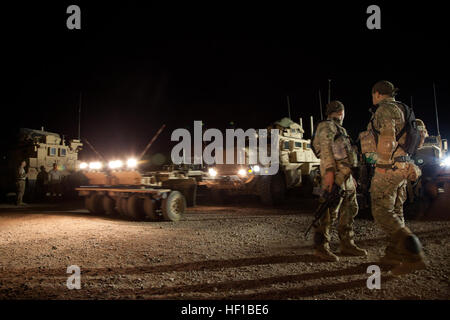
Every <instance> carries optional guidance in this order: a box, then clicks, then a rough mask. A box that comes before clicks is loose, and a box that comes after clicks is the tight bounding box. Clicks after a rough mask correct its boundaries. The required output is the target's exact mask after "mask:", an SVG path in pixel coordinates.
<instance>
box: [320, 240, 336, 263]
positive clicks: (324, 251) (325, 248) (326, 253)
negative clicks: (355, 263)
mask: <svg viewBox="0 0 450 320" xmlns="http://www.w3.org/2000/svg"><path fill="white" fill-rule="evenodd" d="M314 255H315V256H316V257H318V258H320V259H322V260H325V261H330V262H338V261H339V257H338V256H337V255H335V254H334V253H333V252H331V250H330V244H328V243H325V244H323V245H320V246H316V247H315V248H314Z"/></svg>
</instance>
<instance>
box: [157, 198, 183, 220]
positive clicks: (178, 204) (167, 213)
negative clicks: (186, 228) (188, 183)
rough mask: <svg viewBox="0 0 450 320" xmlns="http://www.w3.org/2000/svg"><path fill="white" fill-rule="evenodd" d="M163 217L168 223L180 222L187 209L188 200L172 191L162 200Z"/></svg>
mask: <svg viewBox="0 0 450 320" xmlns="http://www.w3.org/2000/svg"><path fill="white" fill-rule="evenodd" d="M161 209H162V215H163V217H164V220H166V221H179V220H180V219H181V216H182V215H183V213H184V210H185V209H186V198H185V197H184V196H183V195H182V194H181V192H179V191H172V192H171V193H169V196H168V197H167V198H165V199H163V200H162V203H161Z"/></svg>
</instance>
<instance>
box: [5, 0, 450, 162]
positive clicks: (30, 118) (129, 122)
mask: <svg viewBox="0 0 450 320" xmlns="http://www.w3.org/2000/svg"><path fill="white" fill-rule="evenodd" d="M70 4H78V5H79V6H80V7H81V12H82V13H81V23H82V28H81V30H67V28H66V19H67V17H68V14H66V13H65V12H66V8H67V6H68V5H70ZM369 4H371V3H368V4H356V5H355V4H352V5H350V4H346V5H338V4H333V5H330V4H325V3H323V2H322V3H318V4H317V5H315V6H314V7H308V8H307V7H302V8H301V9H300V10H299V9H297V8H296V7H294V6H288V5H282V4H280V5H278V6H277V7H274V6H263V5H260V6H259V7H252V8H243V7H242V5H240V6H237V5H230V4H225V3H217V4H216V5H215V6H211V5H196V6H191V5H183V7H181V6H180V5H179V4H177V5H173V6H172V7H171V8H167V7H164V8H163V7H162V6H157V5H154V4H151V5H148V6H146V7H144V6H142V5H138V4H137V3H135V2H127V4H120V5H118V4H109V5H108V6H106V5H100V4H97V5H94V4H92V3H89V4H88V3H87V2H84V1H77V2H74V3H68V2H65V1H63V3H58V4H56V5H55V4H53V5H52V4H32V5H31V4H27V5H22V6H20V7H19V6H15V7H11V8H8V9H4V12H5V13H7V15H6V17H5V19H4V20H2V25H3V24H4V26H2V30H3V32H2V33H3V42H4V46H3V47H4V48H6V58H4V59H3V68H2V69H3V77H4V83H6V87H4V94H3V98H4V99H3V108H4V110H8V112H7V113H8V116H4V117H3V122H4V123H3V125H2V136H3V137H8V135H9V134H10V133H11V132H12V131H14V130H15V129H18V128H20V127H27V128H32V129H40V128H41V126H44V128H45V130H48V131H52V132H57V133H60V134H64V135H65V136H66V137H73V138H76V136H77V130H78V118H77V117H78V103H79V95H80V92H82V118H81V135H82V137H86V138H87V139H88V140H89V141H90V142H91V143H92V144H93V145H94V146H95V147H96V148H97V149H98V150H99V151H100V152H102V153H104V154H105V155H106V156H107V157H117V156H120V155H121V154H126V155H128V154H131V153H136V154H137V153H140V152H141V151H142V150H143V149H144V147H145V145H146V144H147V143H148V141H149V140H150V139H151V137H152V136H153V135H154V134H155V133H156V131H157V130H158V129H159V128H160V127H161V125H162V124H166V125H167V127H166V129H165V130H164V132H163V133H162V134H161V136H160V137H159V138H158V140H157V141H156V142H155V145H154V146H153V147H152V148H151V150H150V151H149V153H150V154H154V153H157V152H160V153H167V151H170V145H171V144H172V143H171V142H170V134H171V132H172V131H173V130H174V129H176V128H180V127H190V126H192V125H193V122H194V120H202V121H204V122H205V124H206V126H207V127H217V128H225V127H226V126H227V125H228V123H229V122H230V121H234V122H235V124H236V126H237V127H239V128H243V129H246V128H250V127H253V128H262V127H266V126H267V125H268V124H270V123H272V122H274V121H276V120H279V119H281V118H282V117H285V116H287V115H288V111H287V101H286V96H289V97H290V102H291V116H292V118H293V120H294V121H298V118H299V117H300V116H301V117H303V122H304V124H305V131H306V132H307V133H309V116H310V115H313V116H314V119H315V121H317V120H318V119H319V99H318V91H319V90H321V94H322V102H323V105H324V106H325V104H326V100H327V87H328V79H332V89H331V98H332V99H337V100H340V101H342V102H343V103H344V105H345V106H346V118H345V121H344V126H345V127H347V129H348V130H349V132H350V133H351V135H352V136H353V137H354V138H356V136H357V134H358V132H360V131H362V130H364V129H365V127H366V125H367V123H368V121H369V117H370V113H369V111H368V109H369V107H370V106H371V96H370V90H371V87H372V85H373V84H374V83H375V82H376V81H378V80H382V79H386V80H389V81H391V82H393V83H394V84H395V85H396V86H397V87H398V88H400V92H399V95H398V99H399V100H401V101H404V102H406V103H407V104H410V99H411V96H412V97H413V106H414V110H415V113H416V116H417V118H420V119H422V120H424V122H425V124H426V126H427V129H428V131H429V132H430V134H436V121H435V112H434V100H433V87H432V85H433V82H435V83H436V90H437V100H438V108H439V117H440V131H441V135H442V136H443V137H444V138H448V136H449V135H450V125H449V119H450V116H449V113H450V112H449V109H450V96H449V94H448V88H449V87H450V86H449V81H448V79H447V78H446V77H447V70H448V61H447V59H448V56H449V50H448V42H449V40H448V38H447V36H446V34H445V32H444V30H445V29H444V10H443V9H442V8H439V7H433V6H428V7H427V8H422V7H421V6H419V5H408V6H404V7H403V8H398V7H395V6H393V5H386V4H379V5H380V7H381V10H382V29H381V30H368V29H367V28H366V24H365V21H366V19H367V17H368V14H366V13H365V11H366V8H367V6H368V5H369ZM441 18H442V19H441ZM9 111H10V112H9ZM307 136H308V134H307ZM4 139H5V138H4ZM4 139H2V140H3V142H5V141H4ZM91 155H92V152H90V149H89V147H88V146H86V145H85V147H84V151H83V152H82V153H81V155H80V158H81V159H83V157H90V156H91Z"/></svg>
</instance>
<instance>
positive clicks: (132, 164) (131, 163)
mask: <svg viewBox="0 0 450 320" xmlns="http://www.w3.org/2000/svg"><path fill="white" fill-rule="evenodd" d="M127 167H128V168H136V167H137V160H136V159H133V158H131V159H128V160H127Z"/></svg>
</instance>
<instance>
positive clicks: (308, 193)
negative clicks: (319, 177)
mask: <svg viewBox="0 0 450 320" xmlns="http://www.w3.org/2000/svg"><path fill="white" fill-rule="evenodd" d="M311 173H312V172H311ZM313 190H314V176H313V175H309V174H304V175H302V185H301V187H300V195H301V196H302V197H305V198H311V197H312V195H313Z"/></svg>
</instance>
